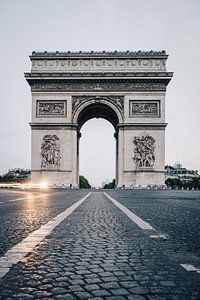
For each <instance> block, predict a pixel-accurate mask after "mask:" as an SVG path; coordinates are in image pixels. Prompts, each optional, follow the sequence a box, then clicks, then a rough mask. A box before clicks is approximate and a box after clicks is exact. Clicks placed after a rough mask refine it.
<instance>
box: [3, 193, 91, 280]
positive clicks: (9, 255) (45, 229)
mask: <svg viewBox="0 0 200 300" xmlns="http://www.w3.org/2000/svg"><path fill="white" fill-rule="evenodd" d="M90 195H91V193H88V194H87V195H86V196H85V197H83V198H81V199H80V200H79V201H77V202H76V203H75V204H73V205H72V206H70V207H69V208H67V209H66V210H65V211H63V212H62V213H60V214H58V215H57V216H56V217H55V218H53V219H52V220H51V221H49V222H48V223H47V224H45V225H43V226H41V227H40V229H38V230H35V231H34V232H32V233H31V234H29V235H28V236H27V237H26V238H25V239H23V240H22V241H21V242H20V243H18V244H16V245H15V246H13V247H12V248H11V249H10V250H8V251H7V252H6V253H5V255H4V256H2V257H0V278H2V277H3V276H5V275H6V273H8V272H9V270H10V268H11V267H12V265H15V264H17V263H18V262H19V261H21V260H22V259H23V258H24V256H26V255H27V254H28V253H29V252H31V251H32V250H33V248H34V247H35V246H36V245H38V244H39V243H40V242H41V241H42V240H44V238H45V237H46V236H47V235H49V234H50V233H51V232H52V231H53V229H54V228H55V227H56V226H58V225H59V224H60V223H61V222H62V221H63V220H64V219H65V218H67V217H68V216H69V215H70V214H71V213H72V212H73V211H74V210H75V209H76V208H77V207H79V206H80V205H81V204H82V203H83V201H85V200H86V199H87V198H88V197H89V196H90Z"/></svg>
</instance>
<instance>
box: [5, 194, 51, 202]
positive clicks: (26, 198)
mask: <svg viewBox="0 0 200 300" xmlns="http://www.w3.org/2000/svg"><path fill="white" fill-rule="evenodd" d="M44 196H47V194H41V195H36V196H35V195H34V196H33V195H29V196H28V195H27V197H24V198H16V199H11V200H7V201H5V203H7V202H15V201H21V200H30V199H31V198H34V199H35V198H40V197H44Z"/></svg>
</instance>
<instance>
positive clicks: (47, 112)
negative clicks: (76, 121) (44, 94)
mask: <svg viewBox="0 0 200 300" xmlns="http://www.w3.org/2000/svg"><path fill="white" fill-rule="evenodd" d="M37 115H38V116H65V102H64V101H62V102H42V101H38V102H37Z"/></svg>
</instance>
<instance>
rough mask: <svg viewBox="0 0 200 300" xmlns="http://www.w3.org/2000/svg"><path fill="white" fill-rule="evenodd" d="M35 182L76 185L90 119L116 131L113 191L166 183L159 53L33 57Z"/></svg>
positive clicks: (163, 74)
mask: <svg viewBox="0 0 200 300" xmlns="http://www.w3.org/2000/svg"><path fill="white" fill-rule="evenodd" d="M30 59H31V62H32V69H31V72H30V73H25V77H26V79H27V81H28V83H29V85H30V86H31V92H32V122H31V123H30V125H31V129H32V155H31V156H32V166H31V174H32V181H33V183H38V182H40V181H41V180H46V181H47V182H48V184H49V185H50V186H65V187H70V186H73V187H78V184H79V182H78V181H79V137H80V129H81V127H82V125H83V124H84V123H85V122H86V121H87V120H89V119H91V118H94V117H96V118H104V119H106V120H108V121H109V122H110V123H111V124H112V125H113V126H114V129H115V137H116V186H117V187H118V188H121V187H127V188H128V187H134V186H147V185H158V186H160V185H163V184H164V163H165V158H164V156H165V127H166V123H165V92H166V87H167V85H168V83H169V81H170V79H171V77H172V73H169V72H167V71H166V66H165V63H166V60H167V55H166V53H165V51H160V52H153V51H149V52H141V51H138V52H128V51H127V52H116V51H115V52H104V51H103V52H55V53H51V52H33V53H32V55H31V56H30Z"/></svg>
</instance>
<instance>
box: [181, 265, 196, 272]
mask: <svg viewBox="0 0 200 300" xmlns="http://www.w3.org/2000/svg"><path fill="white" fill-rule="evenodd" d="M181 267H183V268H184V269H185V270H186V271H188V272H197V273H200V268H196V267H195V266H193V265H191V264H181Z"/></svg>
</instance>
